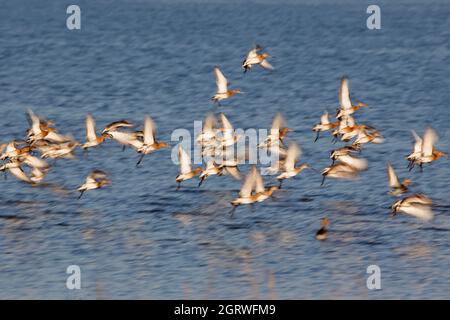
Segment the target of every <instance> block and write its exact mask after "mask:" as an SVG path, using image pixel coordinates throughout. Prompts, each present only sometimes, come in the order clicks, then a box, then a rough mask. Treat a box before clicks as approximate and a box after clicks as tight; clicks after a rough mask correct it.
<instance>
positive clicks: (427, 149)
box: [409, 128, 447, 170]
mask: <svg viewBox="0 0 450 320" xmlns="http://www.w3.org/2000/svg"><path fill="white" fill-rule="evenodd" d="M437 141H438V135H437V133H436V131H435V130H434V129H433V128H427V129H426V130H425V133H424V135H423V142H422V147H421V152H420V155H418V156H414V162H413V164H412V166H411V169H412V168H413V167H414V165H418V166H419V167H420V169H421V170H422V166H423V164H424V163H431V162H433V161H436V160H437V159H439V158H440V157H442V156H445V157H446V156H447V155H446V154H445V153H443V152H440V151H436V150H434V145H435V144H436V142H437ZM414 149H416V146H415V145H414ZM410 156H411V155H410ZM410 156H409V157H410Z"/></svg>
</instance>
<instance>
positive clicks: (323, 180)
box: [320, 176, 326, 186]
mask: <svg viewBox="0 0 450 320" xmlns="http://www.w3.org/2000/svg"><path fill="white" fill-rule="evenodd" d="M325 178H326V176H323V178H322V183H321V184H320V186H323V184H324V183H325Z"/></svg>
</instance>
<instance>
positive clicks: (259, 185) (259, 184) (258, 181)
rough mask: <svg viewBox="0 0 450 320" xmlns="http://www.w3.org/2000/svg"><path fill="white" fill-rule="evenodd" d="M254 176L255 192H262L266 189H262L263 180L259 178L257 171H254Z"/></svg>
mask: <svg viewBox="0 0 450 320" xmlns="http://www.w3.org/2000/svg"><path fill="white" fill-rule="evenodd" d="M254 176H255V192H256V193H258V192H264V191H265V190H266V189H264V182H263V178H262V177H261V174H260V173H259V172H258V170H256V167H255V170H254Z"/></svg>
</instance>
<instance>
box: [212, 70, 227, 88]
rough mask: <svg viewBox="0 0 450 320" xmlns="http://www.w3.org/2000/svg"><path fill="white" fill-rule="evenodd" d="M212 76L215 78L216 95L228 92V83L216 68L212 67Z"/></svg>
mask: <svg viewBox="0 0 450 320" xmlns="http://www.w3.org/2000/svg"><path fill="white" fill-rule="evenodd" d="M214 74H215V76H216V85H217V93H226V92H228V81H227V78H225V76H224V75H223V73H222V71H220V69H219V68H218V67H214Z"/></svg>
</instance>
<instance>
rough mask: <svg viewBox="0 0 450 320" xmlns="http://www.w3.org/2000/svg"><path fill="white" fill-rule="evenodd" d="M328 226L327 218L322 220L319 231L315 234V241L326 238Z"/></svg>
mask: <svg viewBox="0 0 450 320" xmlns="http://www.w3.org/2000/svg"><path fill="white" fill-rule="evenodd" d="M329 224H330V221H329V220H328V218H327V217H325V218H323V219H322V221H321V222H320V229H319V230H317V232H316V239H317V240H325V239H326V238H327V237H328V229H327V228H328V225H329Z"/></svg>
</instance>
